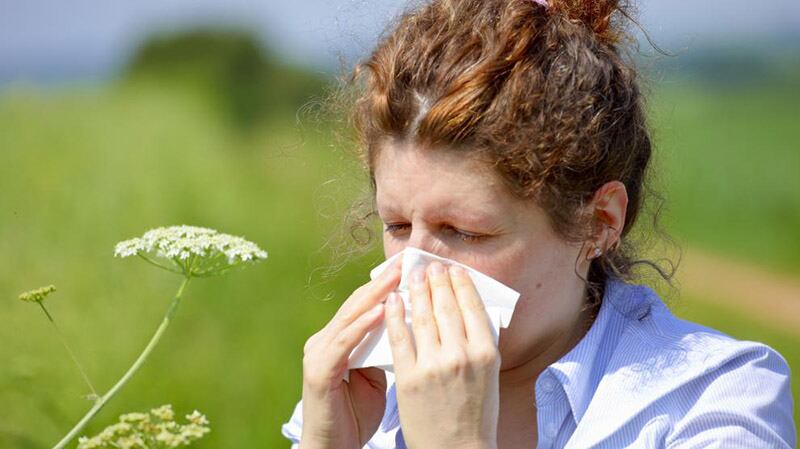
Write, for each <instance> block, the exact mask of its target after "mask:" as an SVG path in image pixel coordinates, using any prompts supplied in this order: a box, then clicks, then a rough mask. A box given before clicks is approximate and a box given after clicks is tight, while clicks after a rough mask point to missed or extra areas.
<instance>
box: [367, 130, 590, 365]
mask: <svg viewBox="0 0 800 449" xmlns="http://www.w3.org/2000/svg"><path fill="white" fill-rule="evenodd" d="M374 175H375V180H376V184H377V192H376V193H377V197H376V201H377V206H378V211H379V214H380V217H381V219H382V221H383V223H384V230H385V231H384V234H383V246H384V252H385V255H386V257H387V258H389V257H391V256H393V255H394V254H396V253H398V252H400V251H402V250H403V249H404V248H405V247H406V246H414V247H417V248H420V249H423V250H425V251H428V252H431V253H434V254H437V255H439V256H442V257H446V258H450V259H454V260H457V261H458V262H461V263H463V264H465V265H469V266H471V267H473V268H475V269H477V270H478V271H481V272H483V273H486V274H487V275H489V276H491V277H493V278H495V279H497V280H499V281H501V282H503V283H504V284H506V285H508V286H509V287H511V288H513V289H515V290H517V291H518V292H520V294H521V295H520V298H519V301H518V303H517V306H516V309H515V311H514V316H513V319H512V321H511V324H510V326H509V327H508V328H507V329H502V330H501V333H500V352H501V358H502V365H501V370H508V369H511V368H515V367H517V366H521V365H523V364H525V363H528V362H531V360H533V359H536V358H547V355H548V354H549V353H554V354H555V353H558V355H560V354H561V353H563V352H564V351H566V350H567V349H568V347H561V346H564V345H568V344H569V343H567V342H565V340H568V339H570V336H571V335H573V334H575V333H576V332H579V329H578V327H579V326H580V322H581V310H582V308H583V306H584V284H583V281H581V279H580V278H578V276H577V275H576V273H575V269H576V265H575V264H576V258H577V257H578V255H579V254H580V251H581V245H580V244H577V245H576V244H570V243H567V242H565V241H564V240H562V239H561V238H559V237H558V236H557V235H556V234H555V233H554V231H553V229H552V228H551V226H550V224H549V221H548V218H547V215H546V214H545V212H544V211H543V210H542V209H541V208H539V207H538V206H536V205H535V204H534V203H533V202H532V201H525V200H522V199H519V198H517V197H516V196H514V195H512V194H511V193H510V192H509V191H508V190H507V188H506V187H505V186H504V185H503V183H502V181H501V180H500V178H499V176H498V175H497V174H496V173H495V172H494V171H493V169H492V168H491V167H489V166H488V165H487V164H484V163H482V162H477V161H474V160H469V159H466V158H464V157H463V156H460V155H458V154H457V153H454V152H452V151H427V150H420V149H417V148H415V147H414V146H413V145H397V144H394V145H390V146H386V147H384V148H383V149H382V150H381V152H380V153H379V154H378V156H377V160H376V162H375V167H374ZM581 259H582V260H581V261H580V262H579V265H578V270H579V271H578V272H579V273H581V276H584V277H585V275H586V270H587V268H588V265H587V264H586V263H585V258H581ZM573 343H574V342H573Z"/></svg>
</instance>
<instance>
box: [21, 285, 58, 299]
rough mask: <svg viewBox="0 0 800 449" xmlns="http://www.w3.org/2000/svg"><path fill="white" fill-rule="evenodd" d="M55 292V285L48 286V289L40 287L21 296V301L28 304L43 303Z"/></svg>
mask: <svg viewBox="0 0 800 449" xmlns="http://www.w3.org/2000/svg"><path fill="white" fill-rule="evenodd" d="M54 291H56V287H55V285H48V286H46V287H40V288H37V289H36V290H31V291H27V292H25V293H22V294H21V295H19V299H20V300H22V301H26V302H42V301H44V298H46V297H47V295H49V294H50V293H53V292H54Z"/></svg>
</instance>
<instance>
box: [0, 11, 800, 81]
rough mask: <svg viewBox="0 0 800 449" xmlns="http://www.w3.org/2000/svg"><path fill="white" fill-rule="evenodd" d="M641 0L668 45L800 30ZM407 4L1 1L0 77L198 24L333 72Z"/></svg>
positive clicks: (43, 69)
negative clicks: (257, 40)
mask: <svg viewBox="0 0 800 449" xmlns="http://www.w3.org/2000/svg"><path fill="white" fill-rule="evenodd" d="M637 4H638V5H639V16H638V17H639V20H640V23H641V24H642V25H643V27H644V28H645V29H646V30H647V31H648V33H649V34H650V35H651V37H652V38H653V39H655V41H656V42H657V43H658V44H659V46H661V47H663V48H665V49H667V50H670V51H679V50H681V49H686V48H691V47H692V46H696V45H702V44H704V43H708V42H724V41H726V40H738V41H742V40H744V41H747V40H750V39H752V40H757V39H761V38H764V37H765V36H767V37H768V36H773V35H788V36H795V37H798V36H800V2H798V1H797V0H757V1H754V0H638V2H637ZM409 5H410V3H409V2H408V1H407V0H327V1H326V0H260V1H255V0H225V1H222V0H126V1H123V0H70V1H64V0H0V83H7V82H9V81H30V82H48V81H50V82H58V81H59V80H80V79H97V78H103V77H107V76H110V75H113V73H114V71H115V70H118V69H119V67H121V65H122V64H123V63H124V61H125V60H126V59H127V58H128V57H129V55H130V54H131V52H132V51H133V50H134V49H135V48H136V46H137V44H138V43H139V42H141V41H142V39H144V38H145V37H146V36H148V35H149V34H150V33H152V32H153V31H157V30H172V29H179V28H181V27H186V26H189V25H192V24H197V23H204V24H207V23H211V24H235V25H240V26H244V27H247V28H250V29H252V30H253V31H255V32H256V33H258V34H259V35H260V36H261V38H262V39H263V40H264V41H265V42H267V43H268V44H269V45H270V46H271V47H272V48H274V49H275V50H276V51H278V52H279V53H280V54H282V55H283V56H284V57H286V58H288V59H289V60H290V61H292V62H296V63H299V64H303V65H307V66H310V67H313V68H318V69H319V70H321V71H327V70H329V69H330V68H331V67H333V66H335V65H336V64H337V61H338V58H339V57H340V56H343V57H344V58H345V59H346V60H353V59H355V58H357V57H359V56H361V55H364V54H366V53H367V52H368V51H369V49H370V45H371V44H372V43H374V41H375V38H376V36H377V35H378V34H379V33H380V31H381V30H382V29H383V28H384V26H385V25H386V24H387V22H388V21H389V20H390V19H391V18H392V17H393V16H394V15H395V14H397V13H398V12H400V11H401V10H402V9H403V8H404V7H407V6H409ZM637 34H638V35H639V36H641V33H637ZM798 41H799V43H800V38H798ZM798 48H800V46H798Z"/></svg>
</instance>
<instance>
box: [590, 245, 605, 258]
mask: <svg viewBox="0 0 800 449" xmlns="http://www.w3.org/2000/svg"><path fill="white" fill-rule="evenodd" d="M601 254H603V250H601V249H600V247H599V246H595V247H594V252H593V253H592V254H589V255H587V256H586V260H592V259H596V258H598V257H600V255H601Z"/></svg>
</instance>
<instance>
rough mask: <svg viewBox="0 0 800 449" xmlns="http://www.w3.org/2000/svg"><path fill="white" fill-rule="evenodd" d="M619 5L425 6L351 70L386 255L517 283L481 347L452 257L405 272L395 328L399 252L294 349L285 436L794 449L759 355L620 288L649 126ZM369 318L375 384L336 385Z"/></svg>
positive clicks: (379, 442) (627, 267)
mask: <svg viewBox="0 0 800 449" xmlns="http://www.w3.org/2000/svg"><path fill="white" fill-rule="evenodd" d="M620 17H629V16H628V13H627V12H626V10H625V9H624V8H623V7H622V6H621V5H619V4H618V2H617V1H614V0H597V1H588V0H583V1H579V0H553V1H552V2H551V3H550V4H548V3H546V2H544V0H433V1H432V2H429V3H426V4H424V5H423V6H421V7H420V8H419V9H417V10H412V11H409V12H407V13H406V14H405V15H403V16H402V17H401V18H400V20H399V21H398V22H397V23H396V25H395V27H394V28H393V30H392V32H391V33H389V34H388V35H387V36H386V37H384V38H383V39H382V40H381V41H380V42H379V44H378V46H377V48H376V49H375V51H374V52H373V53H372V54H371V56H370V57H369V58H368V59H367V60H366V61H365V62H363V63H362V64H359V65H358V66H357V67H356V69H355V71H354V76H353V78H352V79H351V81H357V80H360V79H362V77H364V78H366V83H365V84H364V85H363V86H358V88H359V89H361V90H360V96H359V98H358V100H357V101H356V103H355V108H354V109H353V112H354V115H353V118H354V124H355V127H356V130H357V131H358V134H357V135H358V136H359V137H360V144H359V148H360V149H362V150H363V153H362V157H363V159H362V160H363V161H364V164H365V166H366V169H367V170H368V171H369V174H370V178H371V181H372V187H373V189H372V192H373V194H374V205H375V208H376V211H377V213H378V215H379V216H380V218H381V220H382V221H383V223H384V225H385V233H384V236H383V245H384V252H385V255H386V257H387V258H388V257H391V256H392V255H394V254H396V253H398V252H399V251H402V250H403V249H404V248H405V247H407V246H412V247H417V248H420V249H424V250H426V251H429V252H432V253H435V254H437V255H440V256H442V257H445V258H449V259H453V260H457V261H458V262H460V263H463V264H465V265H469V266H471V267H474V268H475V269H477V270H479V271H481V272H483V273H485V274H488V275H489V276H492V277H494V278H496V279H498V280H499V281H501V282H503V283H504V284H506V285H508V286H510V287H512V288H513V289H515V290H517V291H518V292H520V293H521V295H520V299H519V301H518V303H517V307H516V309H515V312H514V315H513V319H512V321H511V323H510V325H509V327H508V328H507V329H503V330H502V331H501V334H500V338H499V343H498V345H495V344H494V340H493V338H492V335H491V331H490V328H489V321H488V319H487V316H486V313H485V311H484V310H483V309H482V303H481V302H480V300H479V299H478V297H477V294H476V292H475V290H474V286H473V285H472V284H471V283H470V281H469V278H468V277H467V276H464V274H463V272H459V271H458V270H454V269H452V268H448V267H445V266H443V265H441V264H438V263H433V264H431V265H430V266H428V267H427V270H426V271H425V272H417V273H416V275H415V276H413V278H414V279H415V281H414V282H412V291H411V295H410V296H411V303H412V305H411V309H412V312H411V313H412V317H411V318H412V323H413V324H412V329H411V330H408V329H407V328H406V327H405V326H404V325H403V322H404V308H403V307H402V306H401V305H400V302H399V301H398V300H397V296H396V294H390V292H392V290H393V289H394V288H395V287H396V286H397V283H398V280H399V272H398V269H399V267H397V266H395V267H393V268H392V269H387V270H386V271H384V272H383V273H382V275H381V276H380V277H378V278H376V279H375V280H373V281H371V282H369V283H367V284H366V285H364V286H362V287H361V288H359V289H357V290H356V291H355V292H354V293H353V294H352V295H351V296H350V297H349V298H348V299H347V300H346V301H345V302H344V304H343V305H342V306H341V308H340V309H339V311H338V312H337V313H336V315H335V316H334V317H333V318H332V319H331V321H330V322H329V323H328V324H327V325H326V326H325V327H324V328H323V329H322V330H320V331H319V332H317V333H316V334H315V335H313V336H312V337H311V338H309V340H308V342H307V343H306V345H305V348H304V354H305V355H304V364H303V366H304V369H303V393H302V400H301V401H300V402H299V403H298V405H297V407H296V408H295V411H294V415H293V416H292V417H291V419H290V421H289V422H288V423H286V424H284V426H283V433H284V435H286V436H287V437H288V438H289V439H290V440H291V441H292V442H293V443H294V444H295V447H297V446H299V447H300V448H302V449H317V448H337V449H341V448H359V447H370V448H376V449H377V448H404V447H408V448H412V449H421V448H461V449H463V448H500V449H507V448H523V447H524V448H530V447H539V448H549V447H559V448H560V447H568V448H587V447H592V448H600V447H603V448H621V447H646V448H656V447H659V448H660V447H669V448H690V447H692V448H694V447H743V448H744V447H748V448H751V447H769V448H790V447H794V444H795V439H796V431H795V428H794V424H793V422H792V407H793V404H792V399H791V395H790V389H789V369H788V367H787V365H786V362H785V361H784V360H783V358H782V357H781V356H780V355H779V354H777V353H776V352H775V351H774V350H772V349H771V348H769V347H767V346H765V345H763V344H759V343H754V342H744V341H736V340H734V339H732V338H730V337H728V336H725V335H723V334H721V333H719V332H716V331H714V330H712V329H708V328H705V327H702V326H699V325H696V324H693V323H689V322H685V321H682V320H679V319H677V318H675V317H674V316H672V315H671V314H670V312H669V310H668V309H667V308H666V307H665V306H664V304H663V302H662V301H661V300H660V299H659V298H658V296H657V295H656V294H655V293H654V292H653V291H652V290H651V289H650V288H648V287H645V286H639V285H635V284H632V283H629V282H628V281H631V280H633V275H634V273H633V267H634V266H635V265H636V264H637V263H639V262H641V261H637V260H635V259H634V258H633V256H632V254H633V250H634V249H635V248H634V247H633V245H632V243H631V242H630V241H629V240H630V238H629V237H628V235H629V232H630V230H631V228H632V226H633V225H634V223H635V222H636V220H637V217H638V215H639V214H640V211H641V210H642V207H643V204H644V193H645V192H646V188H645V181H646V174H647V167H648V162H649V160H650V156H651V140H650V138H649V135H648V130H647V126H646V117H645V110H644V106H643V98H642V95H641V94H640V91H639V88H638V86H637V81H636V73H635V71H634V69H633V67H632V65H630V64H629V63H628V62H626V61H625V58H623V57H622V51H621V47H622V45H621V43H622V42H623V38H624V37H625V34H624V33H623V32H622V30H621V29H620V28H619V27H620V25H619V23H618V19H619V18H620ZM354 85H355V83H354ZM645 231H647V230H646V229H645ZM651 266H654V265H652V264H651ZM656 268H657V267H656ZM659 273H662V275H664V276H665V277H669V276H668V275H666V274H664V273H663V272H662V271H659ZM384 302H385V303H384ZM382 320H385V322H386V325H387V329H388V332H389V336H390V342H391V346H392V354H393V359H394V364H395V376H396V377H394V379H392V377H393V376H389V380H388V381H387V377H386V376H385V374H384V372H383V371H381V370H379V369H376V368H366V369H359V370H353V371H351V373H350V380H349V382H344V381H343V380H342V376H343V374H344V370H345V369H346V367H347V357H348V355H349V354H350V351H351V350H352V349H353V348H354V347H355V346H356V345H357V344H358V343H359V342H360V341H361V339H362V338H363V337H364V336H365V335H366V333H367V332H368V331H369V330H370V329H372V328H374V327H375V326H376V325H377V324H378V323H380V322H381V321H382ZM412 339H413V340H414V341H415V344H412ZM389 384H391V385H389Z"/></svg>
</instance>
